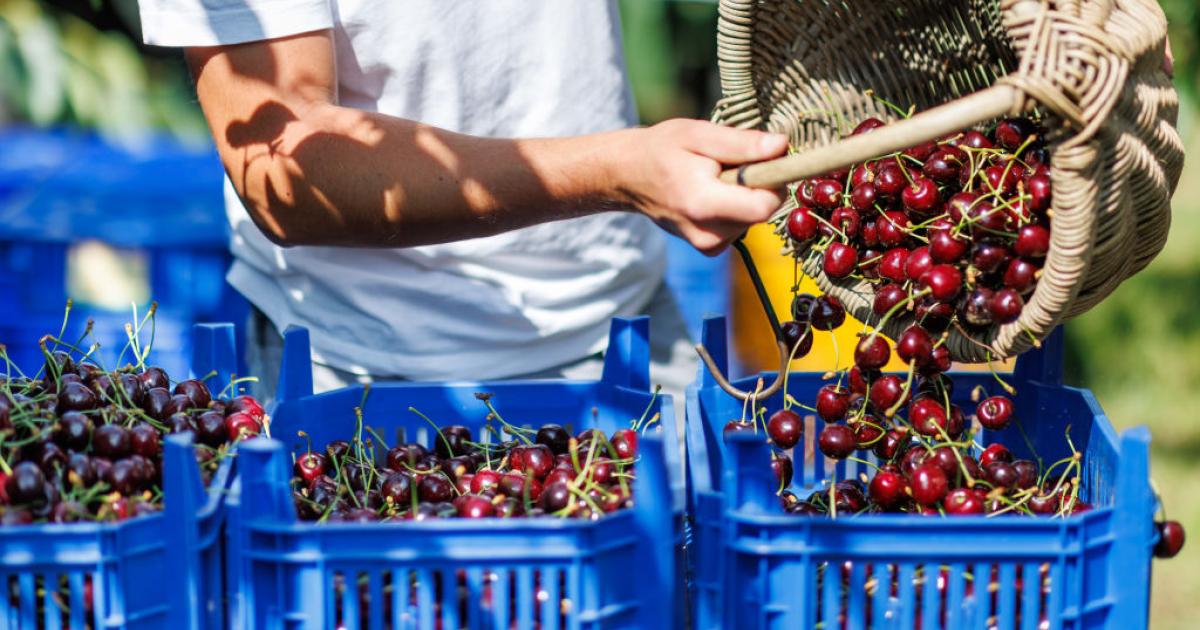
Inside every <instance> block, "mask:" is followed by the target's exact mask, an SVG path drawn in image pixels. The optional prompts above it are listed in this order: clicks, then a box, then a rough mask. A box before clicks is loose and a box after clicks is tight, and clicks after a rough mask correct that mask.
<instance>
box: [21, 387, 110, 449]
mask: <svg viewBox="0 0 1200 630" xmlns="http://www.w3.org/2000/svg"><path fill="white" fill-rule="evenodd" d="M0 399H4V396H3V395H2V394H0ZM91 439H92V420H91V419H90V418H88V417H87V416H85V415H83V414H82V413H79V412H78V411H68V412H66V413H64V414H62V417H61V418H59V420H58V427H57V428H56V429H55V431H54V441H55V442H56V443H58V445H59V446H62V447H63V448H67V449H70V450H73V451H82V450H84V449H85V448H87V445H88V443H89V442H91Z"/></svg>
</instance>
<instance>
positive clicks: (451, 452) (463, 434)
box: [433, 424, 471, 459]
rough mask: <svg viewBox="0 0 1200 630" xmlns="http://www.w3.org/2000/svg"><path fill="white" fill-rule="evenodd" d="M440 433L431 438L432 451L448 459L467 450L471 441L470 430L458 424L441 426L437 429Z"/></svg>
mask: <svg viewBox="0 0 1200 630" xmlns="http://www.w3.org/2000/svg"><path fill="white" fill-rule="evenodd" d="M438 433H440V434H441V436H440V437H436V438H434V440H433V449H434V452H436V453H437V454H438V457H441V458H442V459H449V458H451V457H454V456H455V455H464V454H466V453H467V450H468V443H469V442H471V430H470V429H468V428H467V427H464V426H462V425H459V424H452V425H449V426H446V427H442V428H441V429H439V430H438Z"/></svg>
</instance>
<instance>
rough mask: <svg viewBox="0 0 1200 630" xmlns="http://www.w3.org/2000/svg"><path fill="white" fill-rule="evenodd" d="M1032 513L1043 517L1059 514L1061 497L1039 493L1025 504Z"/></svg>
mask: <svg viewBox="0 0 1200 630" xmlns="http://www.w3.org/2000/svg"><path fill="white" fill-rule="evenodd" d="M1025 506H1026V507H1028V508H1029V511H1030V512H1033V513H1034V514H1040V515H1043V516H1046V515H1050V514H1054V513H1056V512H1058V508H1059V506H1060V502H1059V495H1058V494H1055V493H1046V492H1039V493H1037V494H1035V495H1033V496H1031V497H1029V500H1028V501H1027V502H1026V503H1025Z"/></svg>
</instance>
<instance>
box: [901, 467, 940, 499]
mask: <svg viewBox="0 0 1200 630" xmlns="http://www.w3.org/2000/svg"><path fill="white" fill-rule="evenodd" d="M909 487H910V488H911V490H912V497H913V500H914V501H916V502H917V503H920V504H921V505H927V506H934V505H937V504H938V502H939V501H941V500H942V499H943V498H945V496H946V493H947V492H948V491H949V489H950V481H949V480H948V479H947V478H946V473H945V472H942V469H941V468H938V467H937V466H935V465H933V464H925V465H921V466H918V467H917V469H916V470H915V471H914V472H913V473H912V478H911V479H910V480H909Z"/></svg>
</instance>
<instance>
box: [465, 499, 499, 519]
mask: <svg viewBox="0 0 1200 630" xmlns="http://www.w3.org/2000/svg"><path fill="white" fill-rule="evenodd" d="M460 498H461V499H463V501H462V502H461V503H459V504H458V515H459V516H461V517H462V518H487V517H489V516H495V515H496V510H495V507H494V506H493V505H492V503H491V502H490V501H488V500H487V499H484V498H482V497H473V496H463V497H460Z"/></svg>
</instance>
